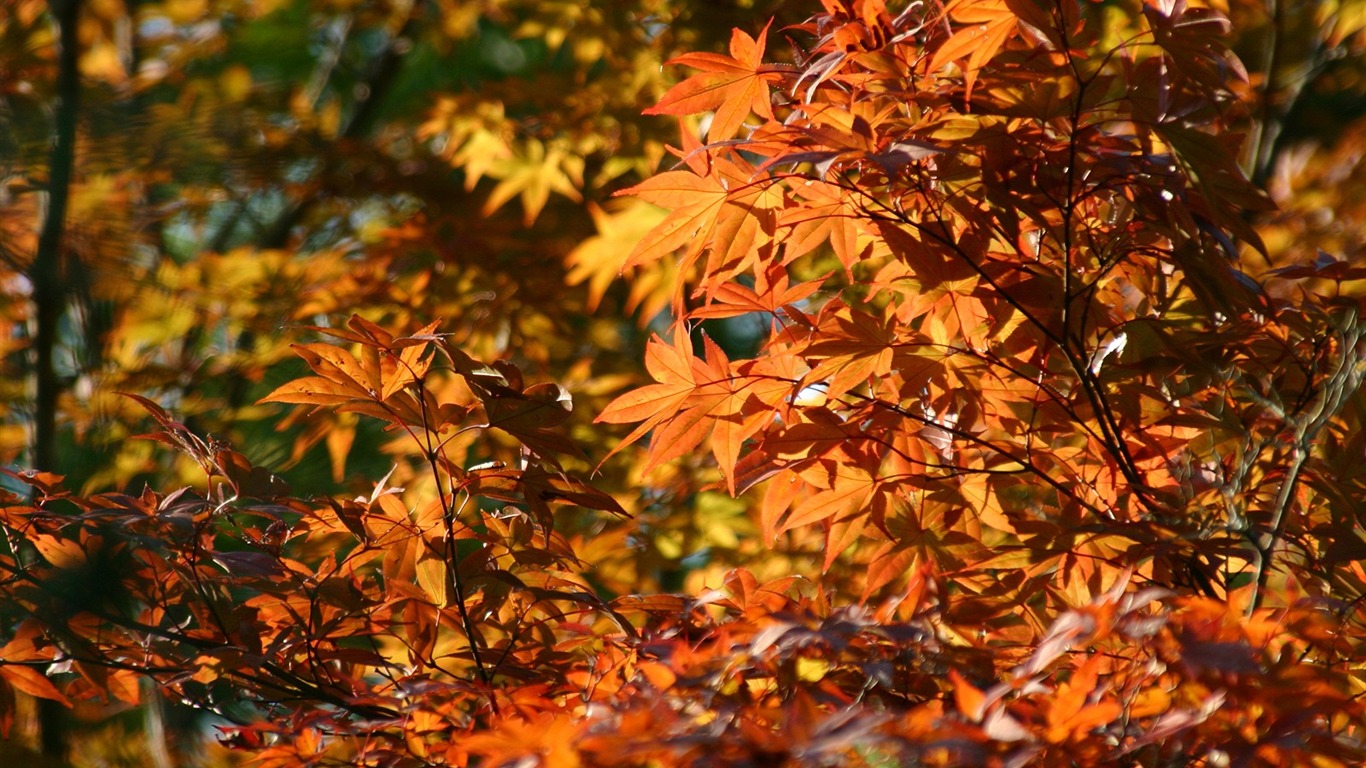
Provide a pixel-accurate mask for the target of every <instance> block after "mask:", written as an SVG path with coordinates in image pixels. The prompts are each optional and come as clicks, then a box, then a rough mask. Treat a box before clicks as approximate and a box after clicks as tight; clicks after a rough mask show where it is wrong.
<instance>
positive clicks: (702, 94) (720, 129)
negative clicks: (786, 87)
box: [645, 21, 780, 142]
mask: <svg viewBox="0 0 1366 768" xmlns="http://www.w3.org/2000/svg"><path fill="white" fill-rule="evenodd" d="M771 25H772V22H771V21H770V22H769V24H767V25H765V26H764V28H763V30H762V31H761V32H760V33H759V37H758V39H757V40H756V39H755V38H752V37H750V36H749V35H747V34H745V33H744V32H741V31H740V30H738V29H737V30H734V31H733V32H732V33H731V38H730V56H724V55H722V54H718V53H687V54H684V55H682V56H679V57H677V58H675V59H672V60H670V62H669V63H670V64H679V65H682V66H687V67H692V68H694V69H700V70H702V72H703V73H704V74H700V75H693V76H692V77H690V78H688V79H687V80H684V81H683V82H681V83H679V84H678V85H675V86H674V87H672V88H670V89H669V91H668V92H667V93H665V94H664V97H663V98H661V99H660V100H659V103H658V104H656V105H654V106H653V107H650V108H649V109H647V110H645V114H647V115H693V114H697V113H699V112H706V111H714V114H713V116H712V119H711V126H710V127H709V128H708V129H707V138H708V139H709V140H710V141H713V142H716V141H722V140H725V139H729V138H731V137H733V136H734V135H735V133H736V131H738V130H739V129H740V126H741V125H743V124H744V122H745V118H747V117H749V115H750V114H751V113H753V114H756V115H758V116H760V117H762V118H765V119H767V120H772V119H773V105H772V103H771V98H770V96H769V86H770V84H772V83H775V82H778V80H779V78H780V74H779V73H778V72H776V71H771V70H767V69H765V67H764V64H763V57H764V47H765V46H766V44H767V40H768V29H769V26H771Z"/></svg>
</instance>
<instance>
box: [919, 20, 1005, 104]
mask: <svg viewBox="0 0 1366 768" xmlns="http://www.w3.org/2000/svg"><path fill="white" fill-rule="evenodd" d="M944 15H945V16H946V17H948V18H952V19H953V20H954V21H956V22H958V23H959V24H961V25H962V26H961V28H959V29H958V30H957V31H955V32H954V33H953V35H952V36H950V37H949V39H948V40H945V41H944V42H943V43H941V44H940V46H939V48H938V49H937V50H936V51H935V52H934V58H932V59H930V66H929V69H930V71H931V72H936V71H938V70H939V68H940V67H942V66H944V65H945V64H948V63H949V62H951V61H958V60H960V59H964V58H966V59H967V63H966V64H965V65H963V67H962V71H963V88H964V97H963V98H964V100H965V101H967V102H971V101H972V89H973V86H974V85H975V84H976V82H977V77H978V74H979V73H980V72H981V71H982V68H983V67H984V66H986V64H987V62H989V61H991V59H992V58H994V57H995V56H996V54H997V52H999V51H1000V50H1001V48H1002V47H1003V46H1004V45H1005V44H1006V41H1007V40H1009V39H1010V38H1012V37H1018V36H1019V17H1018V16H1016V15H1015V13H1014V11H1012V10H1011V9H1010V6H1009V5H1008V4H1007V3H1006V0H953V2H951V3H949V4H948V5H947V6H945V8H944Z"/></svg>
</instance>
